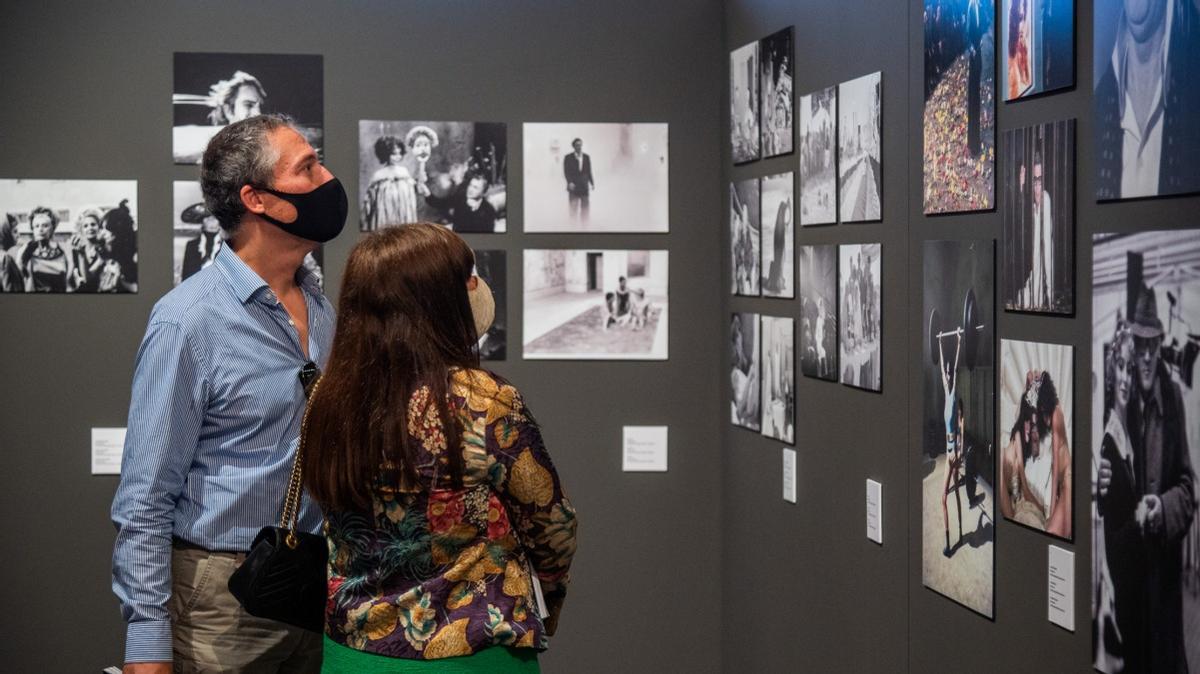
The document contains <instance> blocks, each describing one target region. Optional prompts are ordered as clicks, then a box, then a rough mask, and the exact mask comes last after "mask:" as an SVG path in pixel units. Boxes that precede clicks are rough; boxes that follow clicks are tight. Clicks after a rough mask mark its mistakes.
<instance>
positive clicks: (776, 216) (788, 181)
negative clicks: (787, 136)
mask: <svg viewBox="0 0 1200 674" xmlns="http://www.w3.org/2000/svg"><path fill="white" fill-rule="evenodd" d="M795 185H796V174H794V173H792V172H790V171H789V172H788V173H780V174H779V175H773V176H765V177H763V179H762V186H761V192H762V194H761V201H760V204H761V209H760V210H761V222H762V225H761V226H760V227H759V231H760V232H761V246H762V256H761V258H762V260H761V269H762V294H763V296H764V297H786V298H789V299H790V298H792V297H795V296H796V277H795V271H794V269H795V258H796V250H795V249H796V241H795V239H796V236H795V230H794V229H793V220H792V203H793V201H794V200H795V189H796V188H795Z"/></svg>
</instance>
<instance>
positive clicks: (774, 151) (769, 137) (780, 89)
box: [758, 26, 795, 158]
mask: <svg viewBox="0 0 1200 674" xmlns="http://www.w3.org/2000/svg"><path fill="white" fill-rule="evenodd" d="M793 32H794V31H793V29H792V27H791V26H788V27H787V28H784V29H783V30H781V31H779V32H777V33H773V34H771V35H768V36H767V37H764V38H763V39H762V40H760V41H759V45H758V52H759V68H760V73H761V77H760V81H759V95H760V96H761V97H762V107H761V110H762V156H763V157H764V158H765V157H777V156H779V155H781V154H788V153H790V152H791V151H792V144H793V142H794V140H793V136H792V126H793V123H792V74H793V73H792V71H793V65H792V64H793V63H794V62H795V54H794V53H793V49H792V33H793Z"/></svg>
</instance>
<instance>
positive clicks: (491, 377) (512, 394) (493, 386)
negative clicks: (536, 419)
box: [450, 368, 525, 423]
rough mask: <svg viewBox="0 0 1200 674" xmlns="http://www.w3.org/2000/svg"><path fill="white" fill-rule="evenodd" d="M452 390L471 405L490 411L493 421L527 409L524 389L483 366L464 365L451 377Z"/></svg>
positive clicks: (490, 417)
mask: <svg viewBox="0 0 1200 674" xmlns="http://www.w3.org/2000/svg"><path fill="white" fill-rule="evenodd" d="M450 393H451V394H453V395H454V396H456V397H458V398H461V399H463V400H464V401H465V402H466V405H467V407H468V408H470V409H471V410H472V411H475V412H481V413H486V414H487V419H488V421H489V423H490V422H491V421H492V420H495V419H497V418H500V417H504V416H509V415H512V414H520V413H523V412H524V409H525V401H524V399H523V398H522V397H521V392H520V391H518V390H517V387H516V386H513V385H512V383H510V382H509V381H508V380H507V379H505V378H504V377H502V376H500V375H498V374H496V373H495V372H492V371H491V370H485V369H482V368H460V369H457V370H455V371H454V372H453V373H452V374H451V376H450Z"/></svg>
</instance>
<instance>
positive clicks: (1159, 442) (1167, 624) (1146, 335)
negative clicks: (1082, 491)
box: [1128, 288, 1196, 672]
mask: <svg viewBox="0 0 1200 674" xmlns="http://www.w3.org/2000/svg"><path fill="white" fill-rule="evenodd" d="M1130 332H1132V333H1133V360H1134V368H1135V373H1136V379H1137V387H1136V388H1137V391H1138V393H1139V395H1137V396H1135V400H1134V402H1133V404H1132V405H1130V406H1129V411H1128V413H1129V417H1130V418H1129V421H1130V423H1129V431H1130V435H1131V436H1132V440H1133V455H1134V462H1135V464H1136V465H1135V466H1134V475H1135V479H1136V480H1137V482H1138V487H1139V490H1140V491H1141V493H1142V499H1141V502H1140V503H1138V506H1137V510H1136V514H1135V519H1136V521H1137V522H1138V525H1139V527H1140V529H1141V533H1142V540H1143V541H1144V546H1143V558H1144V562H1145V576H1144V583H1145V593H1144V595H1143V596H1144V597H1145V607H1146V612H1145V615H1146V616H1147V621H1146V623H1145V627H1146V636H1147V639H1146V640H1145V641H1144V642H1143V643H1145V644H1146V647H1147V653H1146V654H1145V662H1146V663H1147V664H1148V665H1152V666H1150V667H1148V671H1155V672H1173V671H1185V670H1186V669H1187V666H1186V662H1187V655H1186V652H1185V650H1184V641H1183V601H1182V599H1183V597H1182V586H1181V576H1182V568H1181V564H1180V560H1181V558H1182V545H1181V544H1182V541H1183V537H1184V535H1185V534H1187V532H1188V529H1189V527H1190V526H1191V524H1192V517H1193V516H1194V514H1195V511H1196V494H1195V487H1194V483H1195V475H1194V473H1193V472H1192V465H1191V459H1190V457H1189V455H1188V446H1187V432H1186V430H1185V429H1186V425H1185V423H1184V414H1185V409H1184V406H1183V396H1182V394H1181V393H1180V390H1179V385H1178V384H1176V383H1175V382H1174V381H1173V380H1172V378H1171V374H1170V372H1169V371H1168V369H1167V365H1166V363H1164V362H1163V358H1162V343H1163V324H1162V320H1161V319H1160V318H1159V317H1158V302H1157V300H1156V298H1155V294H1154V290H1153V289H1150V288H1144V289H1143V290H1142V292H1141V295H1140V296H1139V297H1138V300H1137V305H1136V308H1135V310H1134V316H1133V321H1132V324H1131V326H1130Z"/></svg>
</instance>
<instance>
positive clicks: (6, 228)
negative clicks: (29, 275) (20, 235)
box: [0, 213, 25, 293]
mask: <svg viewBox="0 0 1200 674" xmlns="http://www.w3.org/2000/svg"><path fill="white" fill-rule="evenodd" d="M16 248H17V219H16V218H14V217H13V216H12V214H11V213H5V214H4V219H3V220H0V293H23V292H25V279H24V278H23V277H22V276H21V268H20V267H19V266H17V261H16V259H15V258H13V256H12V255H10V254H9V251H12V252H16Z"/></svg>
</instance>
